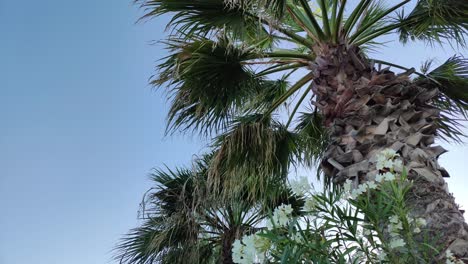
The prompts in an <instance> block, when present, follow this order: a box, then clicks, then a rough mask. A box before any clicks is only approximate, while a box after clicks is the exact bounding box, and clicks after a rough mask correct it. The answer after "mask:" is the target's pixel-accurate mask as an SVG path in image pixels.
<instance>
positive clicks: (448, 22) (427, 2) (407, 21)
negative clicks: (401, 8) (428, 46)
mask: <svg viewBox="0 0 468 264" xmlns="http://www.w3.org/2000/svg"><path fill="white" fill-rule="evenodd" d="M467 17H468V2H467V1H460V0H418V2H417V4H416V6H415V8H414V9H413V10H412V11H411V12H410V13H409V14H408V15H405V14H404V12H402V13H401V14H400V16H399V25H400V26H399V28H398V31H399V35H400V40H401V41H402V42H403V43H406V42H407V41H408V40H416V39H419V40H425V41H429V42H439V43H440V42H443V41H444V40H449V41H452V40H453V41H455V42H456V43H457V44H461V45H465V39H464V37H465V36H466V34H467V33H468V19H467Z"/></svg>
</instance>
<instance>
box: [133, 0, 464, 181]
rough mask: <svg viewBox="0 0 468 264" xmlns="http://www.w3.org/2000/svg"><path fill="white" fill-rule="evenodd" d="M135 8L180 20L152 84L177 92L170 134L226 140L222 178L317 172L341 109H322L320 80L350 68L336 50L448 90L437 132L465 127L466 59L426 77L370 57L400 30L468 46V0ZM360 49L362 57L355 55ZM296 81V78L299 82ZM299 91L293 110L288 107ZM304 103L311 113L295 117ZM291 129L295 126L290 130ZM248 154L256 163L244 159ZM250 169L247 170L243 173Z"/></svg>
mask: <svg viewBox="0 0 468 264" xmlns="http://www.w3.org/2000/svg"><path fill="white" fill-rule="evenodd" d="M137 2H139V3H140V4H141V5H142V7H143V8H144V9H145V10H146V11H147V12H146V15H145V16H144V17H143V18H149V17H153V16H159V15H163V14H166V13H170V14H172V15H173V18H172V19H171V20H170V22H169V24H168V28H169V30H170V35H169V38H168V40H166V41H165V43H166V44H167V47H168V49H169V51H170V52H171V54H170V55H169V56H168V57H166V58H165V59H163V61H162V62H161V63H160V64H159V65H158V68H159V74H158V75H157V76H156V77H155V78H154V79H153V84H154V85H156V86H164V87H168V88H169V96H170V98H171V100H172V104H171V108H170V111H169V116H168V120H169V122H168V131H176V130H182V131H186V130H192V131H197V132H200V133H201V134H202V135H206V136H209V135H212V134H213V132H216V133H215V134H219V133H221V134H223V135H222V136H221V137H218V140H217V141H216V142H217V143H216V144H215V148H217V149H218V150H220V151H219V153H218V157H219V160H220V161H219V162H224V163H229V162H226V161H233V162H232V164H233V165H232V166H231V169H226V171H225V172H224V173H228V172H229V170H238V168H239V167H244V168H245V169H247V170H251V169H254V170H257V171H255V172H253V173H250V174H258V173H259V171H258V170H264V171H262V173H263V174H268V175H269V174H271V172H273V171H274V170H276V169H278V166H280V167H281V170H282V171H283V172H284V171H287V169H288V168H287V166H288V164H291V161H304V162H305V163H308V164H309V165H310V164H311V163H312V162H311V161H314V160H315V161H316V160H318V159H320V157H321V156H322V155H321V154H322V152H323V150H324V146H325V145H326V144H325V140H326V135H325V130H324V129H323V124H324V119H327V118H328V116H330V115H332V116H333V112H336V111H339V110H340V109H338V108H337V107H335V108H334V109H332V108H330V107H329V108H328V109H326V108H325V107H324V106H323V105H321V104H320V102H319V101H320V98H317V97H318V94H319V93H320V89H321V86H320V85H317V79H319V77H320V75H323V74H324V73H325V74H326V73H327V72H326V71H327V70H323V69H324V68H328V69H329V72H330V73H332V72H333V70H334V69H333V67H330V63H329V62H327V60H328V61H329V60H332V61H333V60H334V61H335V63H341V64H345V63H346V62H344V61H343V59H342V58H336V57H335V58H333V56H332V57H329V56H328V55H327V56H328V57H327V56H326V53H327V52H329V50H330V48H332V47H333V48H336V47H345V48H344V50H345V51H344V52H345V53H346V52H347V55H346V56H344V57H348V58H347V60H348V61H351V63H353V64H356V65H360V64H362V62H360V61H361V60H362V59H367V60H366V61H367V62H369V63H370V64H372V63H374V64H384V65H389V66H393V67H396V68H400V69H403V70H405V71H406V73H407V75H409V74H414V75H415V77H416V78H415V79H416V80H417V81H419V82H421V83H426V84H427V85H429V86H430V87H436V88H438V89H439V90H440V91H441V93H440V94H439V95H438V96H437V97H435V98H434V99H433V104H434V105H436V106H437V107H438V108H439V109H441V110H442V111H443V112H444V113H445V114H442V115H441V117H442V118H441V119H440V122H438V129H439V132H438V134H439V136H441V137H444V138H452V139H456V140H458V139H459V136H461V132H460V130H459V126H458V123H457V122H456V121H455V120H454V119H453V118H450V117H452V116H454V115H459V114H462V115H463V116H466V110H467V109H468V88H467V87H468V69H467V60H466V59H464V58H462V57H458V56H454V57H452V58H449V59H448V60H447V61H446V62H445V63H444V64H442V65H440V66H438V67H436V68H435V69H433V70H432V71H431V70H430V67H428V65H429V64H430V63H429V64H426V67H424V69H423V72H416V71H414V69H407V68H405V67H403V66H400V65H395V64H392V63H391V62H385V61H379V60H372V59H371V58H366V53H365V50H366V48H367V47H369V46H372V45H377V44H378V39H377V38H378V37H380V36H382V35H385V34H389V33H397V34H398V36H399V38H400V40H401V41H403V42H406V41H409V40H416V39H418V40H423V41H428V42H431V43H437V42H442V41H445V40H449V41H452V43H453V44H454V45H461V46H464V45H465V42H464V38H463V36H464V35H465V34H466V32H467V30H468V22H467V19H466V16H467V13H468V7H467V6H468V4H467V3H465V2H463V1H452V0H432V1H416V3H415V4H414V3H411V1H410V0H405V1H402V2H400V3H398V4H396V5H393V6H387V4H386V3H385V2H383V1H374V0H363V1H359V2H358V3H355V5H353V3H347V1H346V0H343V1H338V0H331V1H330V0H319V1H317V8H313V7H312V5H311V4H312V2H309V1H307V0H297V1H284V0H276V1H274V0H272V1H268V0H263V1H248V0H244V1H235V0H230V1H229V0H227V1H223V0H198V1H171V0H156V1H155V0H146V1H137ZM413 2H414V1H413ZM410 4H413V6H414V8H413V10H412V11H411V12H409V13H405V12H404V9H403V8H404V7H405V6H407V5H410ZM347 9H349V10H347ZM352 49H356V52H348V51H351V50H352ZM340 56H343V54H341V55H340ZM362 57H363V58H362ZM367 62H366V63H367ZM362 67H364V68H365V67H367V66H366V65H362ZM335 68H336V67H335ZM301 69H303V70H302V71H301ZM304 70H305V71H304ZM298 73H299V75H298ZM302 73H303V74H302ZM293 74H294V75H293ZM278 75H281V77H280V78H279V79H278ZM291 75H293V76H295V77H297V76H298V77H297V80H296V81H293V82H292V83H290V82H289V79H288V78H290V77H291ZM275 77H276V78H275ZM296 94H297V99H296V100H293V102H294V103H295V104H292V105H291V104H285V103H286V102H289V101H291V98H293V97H296ZM341 97H342V96H341ZM306 98H308V99H309V100H305V99H306ZM304 105H305V106H308V109H310V111H308V112H306V113H297V111H298V109H299V108H300V106H304ZM285 108H287V110H288V111H287V112H288V114H289V117H288V118H287V119H286V120H287V121H286V120H284V122H281V118H280V119H278V116H277V115H273V114H277V113H280V112H281V110H284V109H285ZM341 111H344V110H343V109H341ZM330 112H332V113H330ZM311 117H312V118H311ZM325 121H326V120H325ZM291 124H295V125H296V126H295V127H293V128H290V126H291ZM248 153H251V154H252V155H251V157H253V158H252V159H250V158H247V159H245V158H244V157H246V155H248ZM236 157H237V158H236ZM255 157H257V158H256V159H255ZM221 160H222V161H221ZM256 161H258V162H259V163H258V164H254V163H255V162H256ZM243 162H247V163H248V164H245V166H240V164H242V163H243ZM278 164H279V165H278ZM227 165H228V167H229V164H227ZM264 172H266V173H264ZM218 174H219V173H218ZM247 174H249V173H247ZM283 175H284V173H283ZM226 178H227V179H229V177H226ZM236 181H237V180H236Z"/></svg>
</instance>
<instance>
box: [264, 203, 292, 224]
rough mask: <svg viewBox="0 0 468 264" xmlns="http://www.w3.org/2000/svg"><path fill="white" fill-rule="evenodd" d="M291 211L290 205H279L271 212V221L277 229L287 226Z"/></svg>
mask: <svg viewBox="0 0 468 264" xmlns="http://www.w3.org/2000/svg"><path fill="white" fill-rule="evenodd" d="M292 211H293V209H292V207H291V205H290V204H288V205H285V204H281V205H280V206H278V207H277V208H276V209H275V211H274V212H273V218H272V219H271V220H272V222H273V223H274V224H275V225H276V226H278V227H282V226H287V225H288V222H289V217H290V216H291V213H292ZM267 227H268V226H267ZM269 229H270V228H269Z"/></svg>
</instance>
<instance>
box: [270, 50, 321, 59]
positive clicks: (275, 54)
mask: <svg viewBox="0 0 468 264" xmlns="http://www.w3.org/2000/svg"><path fill="white" fill-rule="evenodd" d="M262 55H263V57H266V58H296V59H306V60H311V61H313V60H314V59H315V58H314V57H313V56H311V55H307V54H304V53H294V52H266V53H262Z"/></svg>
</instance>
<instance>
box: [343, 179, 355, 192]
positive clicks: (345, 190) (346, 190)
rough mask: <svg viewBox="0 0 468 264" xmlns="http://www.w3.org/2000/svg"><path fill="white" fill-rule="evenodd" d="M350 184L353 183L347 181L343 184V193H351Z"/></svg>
mask: <svg viewBox="0 0 468 264" xmlns="http://www.w3.org/2000/svg"><path fill="white" fill-rule="evenodd" d="M352 184H353V181H352V180H350V179H347V180H346V181H345V183H344V184H343V191H344V192H345V193H349V192H350V191H351V186H352Z"/></svg>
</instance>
